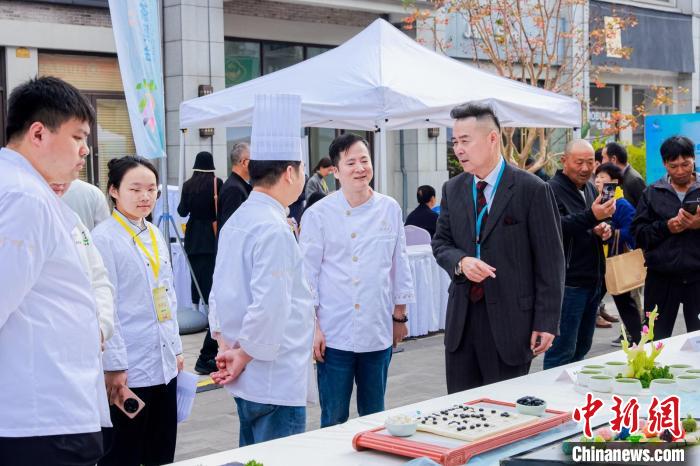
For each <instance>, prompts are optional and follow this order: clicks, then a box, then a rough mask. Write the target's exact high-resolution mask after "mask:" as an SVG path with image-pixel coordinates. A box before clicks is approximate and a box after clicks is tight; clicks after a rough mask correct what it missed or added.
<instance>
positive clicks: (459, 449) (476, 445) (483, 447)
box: [352, 398, 571, 466]
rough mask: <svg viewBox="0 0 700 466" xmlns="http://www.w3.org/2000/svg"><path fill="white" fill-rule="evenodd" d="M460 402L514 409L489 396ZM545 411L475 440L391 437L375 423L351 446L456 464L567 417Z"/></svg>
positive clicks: (567, 414) (420, 434)
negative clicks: (535, 418)
mask: <svg viewBox="0 0 700 466" xmlns="http://www.w3.org/2000/svg"><path fill="white" fill-rule="evenodd" d="M464 404H466V405H478V404H484V405H491V406H493V405H495V406H500V407H510V408H513V411H515V403H507V402H504V401H497V400H491V399H489V398H480V399H478V400H473V401H469V402H467V403H464ZM545 413H546V414H547V415H545V416H543V417H542V418H541V419H540V420H539V421H537V422H535V423H532V424H527V425H524V426H519V427H515V428H513V429H511V430H508V431H504V432H500V433H498V434H495V435H493V436H491V437H486V438H483V439H481V440H478V441H476V442H464V441H460V440H454V439H450V438H447V437H441V436H438V435H435V434H429V433H425V432H416V434H414V435H413V436H411V437H394V436H392V435H390V434H389V433H388V432H386V429H385V428H384V427H377V428H374V429H371V430H367V431H364V432H360V433H358V434H356V435H355V437H354V438H353V440H352V446H353V447H354V448H355V450H357V451H362V450H368V449H369V450H378V451H384V452H387V453H393V454H395V455H399V456H406V457H409V458H421V457H427V458H430V459H431V460H433V461H435V462H437V463H440V464H441V465H443V466H458V465H461V464H464V463H466V462H468V461H469V460H470V459H471V458H472V457H473V456H475V455H478V454H480V453H484V452H486V451H489V450H494V449H496V448H500V447H502V446H503V445H507V444H509V443H513V442H517V441H519V440H522V439H524V438H527V437H531V436H533V435H536V434H539V433H540V432H543V431H545V430H549V429H551V428H553V427H556V426H558V425H560V424H564V423H565V422H567V421H570V420H571V413H570V412H566V411H557V410H554V409H548V410H546V411H545Z"/></svg>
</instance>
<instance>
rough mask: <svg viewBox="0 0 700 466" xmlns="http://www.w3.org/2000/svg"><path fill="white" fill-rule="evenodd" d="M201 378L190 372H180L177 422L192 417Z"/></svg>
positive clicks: (178, 376) (178, 377) (178, 378)
mask: <svg viewBox="0 0 700 466" xmlns="http://www.w3.org/2000/svg"><path fill="white" fill-rule="evenodd" d="M198 380H199V377H198V376H196V375H195V374H192V373H190V372H185V371H180V373H179V374H178V375H177V422H178V423H180V422H182V421H184V420H185V419H187V418H188V417H190V413H191V412H192V405H194V397H195V395H196V394H197V381H198Z"/></svg>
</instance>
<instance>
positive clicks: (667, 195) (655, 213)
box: [632, 177, 700, 281]
mask: <svg viewBox="0 0 700 466" xmlns="http://www.w3.org/2000/svg"><path fill="white" fill-rule="evenodd" d="M698 197H700V183H698V182H695V183H693V184H692V185H691V186H690V188H689V189H688V191H687V193H686V195H685V198H686V199H696V198H698ZM681 205H682V204H681V201H680V199H678V196H677V195H676V192H675V191H674V189H673V187H672V186H671V184H670V183H669V182H668V181H667V179H666V177H664V178H662V179H660V180H659V181H657V182H656V183H654V184H652V185H650V186H649V187H648V188H647V189H645V190H644V193H643V194H642V197H641V199H640V200H639V205H638V206H637V214H636V215H635V217H634V220H632V234H633V235H634V237H635V240H636V242H637V247H638V248H642V250H643V251H644V259H645V261H646V265H647V269H648V270H649V272H656V273H660V274H665V275H668V276H669V277H670V278H678V279H680V280H688V281H690V280H693V281H696V280H700V230H686V231H683V232H681V233H676V234H672V233H671V232H670V231H669V229H668V223H667V222H668V220H669V219H670V218H673V217H675V216H676V215H678V210H679V209H680V208H681Z"/></svg>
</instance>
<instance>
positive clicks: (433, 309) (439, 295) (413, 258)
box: [172, 243, 450, 337]
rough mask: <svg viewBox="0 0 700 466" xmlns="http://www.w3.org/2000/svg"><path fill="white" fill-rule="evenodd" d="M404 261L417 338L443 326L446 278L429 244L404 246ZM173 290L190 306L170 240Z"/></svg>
mask: <svg viewBox="0 0 700 466" xmlns="http://www.w3.org/2000/svg"><path fill="white" fill-rule="evenodd" d="M407 250H408V260H409V262H410V264H411V275H413V283H414V285H415V290H416V302H415V303H414V304H409V305H408V315H409V319H408V336H410V337H417V336H420V335H426V334H427V333H428V332H435V331H437V330H442V329H444V328H445V311H446V309H447V288H448V287H449V285H450V277H449V276H448V275H447V273H446V272H445V271H444V270H442V269H441V268H440V267H439V266H438V265H437V262H435V258H434V257H433V252H432V250H431V249H430V245H425V246H423V245H421V246H408V248H407ZM172 254H173V273H174V275H175V292H176V294H177V302H178V305H179V306H180V307H190V306H191V303H192V297H191V296H192V294H191V291H190V282H191V280H190V272H189V270H188V269H187V262H186V259H185V253H184V252H183V250H182V248H181V247H180V245H179V244H177V243H172Z"/></svg>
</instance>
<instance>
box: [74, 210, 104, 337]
mask: <svg viewBox="0 0 700 466" xmlns="http://www.w3.org/2000/svg"><path fill="white" fill-rule="evenodd" d="M75 216H76V218H77V219H78V223H77V224H76V225H75V228H73V231H71V236H72V237H73V242H74V243H75V247H76V249H77V250H78V256H79V257H80V262H81V263H82V264H83V268H84V269H85V270H86V271H87V272H88V275H89V277H90V283H91V284H92V292H93V294H94V296H95V303H96V304H97V320H98V322H99V323H100V330H101V331H102V336H103V337H104V339H105V341H107V340H109V339H110V338H112V333H114V287H113V286H112V283H111V282H110V281H109V274H108V273H107V268H106V267H105V264H104V262H103V261H102V256H100V251H98V250H97V247H96V246H95V243H94V241H93V240H92V236H91V235H90V230H88V228H87V227H86V226H85V225H83V222H82V221H81V220H80V216H79V215H78V214H75Z"/></svg>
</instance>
